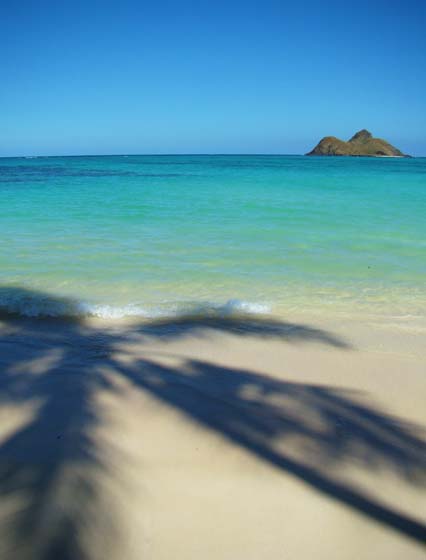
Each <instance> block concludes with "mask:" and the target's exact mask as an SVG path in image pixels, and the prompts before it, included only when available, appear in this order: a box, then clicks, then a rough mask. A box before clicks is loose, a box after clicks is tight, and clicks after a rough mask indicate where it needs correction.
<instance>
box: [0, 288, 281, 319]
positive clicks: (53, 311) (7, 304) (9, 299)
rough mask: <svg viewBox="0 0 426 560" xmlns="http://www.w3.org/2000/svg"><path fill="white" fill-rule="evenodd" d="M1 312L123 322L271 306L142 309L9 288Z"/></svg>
mask: <svg viewBox="0 0 426 560" xmlns="http://www.w3.org/2000/svg"><path fill="white" fill-rule="evenodd" d="M0 310H2V311H6V312H8V313H15V314H18V315H22V316H25V317H99V318H102V319H121V318H124V317H141V318H159V317H181V316H184V315H210V316H211V315H215V316H219V317H220V316H229V315H234V314H239V313H244V314H254V315H257V314H266V313H269V312H270V307H269V306H268V305H265V304H263V303H254V302H249V301H244V300H239V299H230V300H228V301H227V302H226V303H224V304H220V303H211V302H205V303H199V302H190V303H188V302H168V303H167V302H165V303H164V304H162V305H160V306H156V307H154V306H142V305H140V304H136V303H129V304H126V305H119V306H116V305H110V304H106V303H105V304H103V303H89V302H85V301H77V300H73V299H70V298H65V297H64V298H61V297H54V296H50V295H47V294H43V293H37V292H31V291H30V290H25V289H19V288H9V289H3V290H1V291H0Z"/></svg>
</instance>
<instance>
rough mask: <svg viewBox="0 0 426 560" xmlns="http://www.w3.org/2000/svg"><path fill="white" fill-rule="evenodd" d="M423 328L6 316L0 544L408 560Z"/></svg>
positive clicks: (421, 530)
mask: <svg viewBox="0 0 426 560" xmlns="http://www.w3.org/2000/svg"><path fill="white" fill-rule="evenodd" d="M422 340H423V339H422V337H421V336H419V335H418V333H416V332H412V331H410V330H409V329H408V330H405V331H404V330H397V329H396V327H395V328H394V327H392V325H387V326H386V325H385V324H381V325H372V324H368V323H365V322H360V321H357V320H352V321H347V320H345V321H342V319H341V317H338V316H336V317H334V318H333V317H332V316H331V315H330V320H329V321H325V320H324V318H321V320H319V319H318V317H315V316H312V317H311V318H310V319H309V318H308V317H303V318H302V317H300V320H298V319H296V317H292V318H291V319H290V318H288V319H287V320H283V319H278V318H272V317H264V318H262V319H261V318H257V317H253V316H251V317H246V318H243V317H239V318H232V317H228V318H204V319H203V318H200V317H198V318H194V317H192V318H191V317H187V318H181V319H179V320H176V319H173V320H166V319H162V320H156V321H148V322H147V321H145V322H143V323H140V322H139V323H138V322H137V321H136V320H135V319H134V318H133V319H132V320H131V322H128V321H118V322H117V321H115V322H111V321H105V320H101V319H91V320H89V321H82V320H77V319H76V320H74V321H63V320H62V321H61V320H58V319H43V320H40V319H29V318H27V319H25V318H22V317H11V316H3V317H2V319H1V328H0V343H1V346H2V350H3V351H2V355H1V361H2V369H3V371H4V375H3V378H2V395H3V398H2V407H1V422H0V426H1V428H0V430H1V431H0V465H1V467H0V473H1V478H0V491H1V495H2V501H1V505H0V516H1V518H2V519H3V520H4V522H3V523H2V524H1V532H2V534H1V539H0V542H1V543H2V544H1V545H0V552H1V554H2V556H3V557H11V556H13V557H14V558H16V559H19V560H24V559H25V560H26V559H27V558H28V559H29V558H31V559H32V560H33V559H36V558H42V557H43V558H44V557H46V556H43V555H46V554H47V555H48V553H51V554H52V552H51V550H54V551H55V553H56V555H57V556H56V557H58V554H60V553H62V552H64V551H65V550H66V551H67V554H68V556H67V557H70V558H83V557H85V558H86V557H87V558H90V559H91V558H93V559H98V558H99V559H100V558H104V559H111V560H113V559H115V558H118V557H125V558H126V559H127V558H128V559H130V560H132V559H133V558H134V559H136V558H141V557H144V558H155V559H156V560H157V559H160V560H161V559H163V558H164V559H166V558H170V557H171V556H175V557H184V558H188V559H194V560H195V559H198V558H200V556H203V557H206V558H211V559H215V560H217V559H224V560H225V559H227V558H230V557H233V558H241V557H244V558H249V559H253V560H254V559H255V558H259V557H264V558H268V559H271V560H272V559H273V558H277V557H278V556H280V555H282V554H285V555H287V556H288V557H290V558H293V557H294V558H301V559H305V558H306V559H308V558H312V557H313V556H315V558H317V559H318V560H322V559H324V560H325V559H329V558H331V559H333V558H336V560H337V559H339V560H341V559H344V560H346V559H347V560H352V559H355V558H360V557H361V558H365V559H370V558H371V560H373V558H374V559H375V558H377V557H380V558H381V557H383V558H385V557H388V558H402V557H404V558H407V559H409V560H417V559H418V560H420V559H421V558H423V555H424V548H423V546H422V545H421V540H422V538H423V536H424V535H425V534H426V532H425V531H426V528H425V526H424V525H423V524H422V523H423V522H422V519H424V517H425V515H426V510H425V503H426V500H425V495H426V494H425V488H426V472H425V466H426V447H425V439H424V437H425V431H424V429H425V426H426V417H425V413H424V406H423V405H424V399H425V395H426V380H425V376H424V373H425V366H424V356H423V344H422ZM58 508H59V509H58ZM301 535H303V538H301Z"/></svg>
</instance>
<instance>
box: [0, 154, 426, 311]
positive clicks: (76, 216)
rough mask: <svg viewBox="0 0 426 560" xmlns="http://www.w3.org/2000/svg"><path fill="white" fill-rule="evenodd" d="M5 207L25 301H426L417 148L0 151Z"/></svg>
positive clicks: (301, 306) (10, 263) (21, 303)
mask: <svg viewBox="0 0 426 560" xmlns="http://www.w3.org/2000/svg"><path fill="white" fill-rule="evenodd" d="M0 211H1V214H0V215H1V222H0V232H1V251H0V306H1V307H3V308H7V309H10V310H15V311H18V312H21V313H27V314H37V313H41V312H43V313H45V312H47V313H53V314H54V313H64V308H61V309H59V308H58V309H56V310H53V309H50V310H47V309H45V308H43V302H42V301H37V300H34V298H33V299H32V300H31V299H29V298H28V297H25V296H24V294H22V293H20V291H19V290H17V289H16V288H17V287H19V288H22V287H24V288H27V289H29V290H35V291H39V292H45V293H49V294H53V295H55V296H66V297H72V298H74V299H75V300H76V301H77V302H78V304H77V307H76V309H75V310H74V311H76V312H81V313H89V314H90V313H92V314H99V315H104V316H112V317H117V316H121V315H132V314H136V315H141V316H145V315H146V316H152V315H159V314H160V315H161V314H166V315H167V314H174V313H181V312H185V311H188V310H189V311H191V310H198V309H201V310H203V309H204V310H208V309H213V310H219V311H221V312H229V311H232V310H243V311H244V310H251V311H254V312H257V311H258V312H263V311H268V310H269V311H270V312H272V313H276V314H280V315H285V314H287V313H294V312H299V311H300V312H309V311H312V310H316V311H318V310H332V311H335V312H342V313H346V312H347V313H352V312H354V311H356V312H358V313H370V314H393V315H395V314H396V315H398V316H404V315H413V316H420V315H422V314H424V311H425V309H426V285H425V278H426V158H414V159H388V158H309V157H303V156H102V157H98V156H96V157H64V158H61V157H51V158H31V159H25V158H3V159H0ZM36 299H37V298H36ZM64 305H65V306H66V304H65V303H64Z"/></svg>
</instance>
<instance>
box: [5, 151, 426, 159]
mask: <svg viewBox="0 0 426 560" xmlns="http://www.w3.org/2000/svg"><path fill="white" fill-rule="evenodd" d="M307 155H308V154H300V153H299V154H295V153H293V154H290V153H286V154H284V153H283V154H280V153H268V152H246V153H242V152H241V153H239V152H235V153H229V152H228V153H224V152H202V153H190V152H188V153H160V154H159V153H127V154H126V153H113V154H50V155H19V156H2V155H0V159H38V158H61V157H67V158H68V157H69V158H77V157H138V156H147V157H169V156H178V157H188V156H203V157H209V156H246V157H249V156H269V157H271V156H273V157H283V156H284V157H285V156H291V157H305V156H307ZM309 157H315V155H314V156H309ZM316 157H320V158H326V159H327V158H329V157H338V158H345V157H350V158H353V157H354V156H350V155H347V156H337V155H334V156H323V155H318V156H316ZM356 157H357V158H358V159H359V158H360V157H368V158H371V157H374V156H356ZM424 157H426V155H421V156H411V158H410V159H415V158H424ZM402 159H407V158H402Z"/></svg>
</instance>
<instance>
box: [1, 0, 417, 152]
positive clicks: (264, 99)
mask: <svg viewBox="0 0 426 560" xmlns="http://www.w3.org/2000/svg"><path fill="white" fill-rule="evenodd" d="M425 30H426V1H425V0H417V1H415V0H368V1H367V0H358V1H357V2H344V1H342V0H340V1H333V0H328V1H327V0H324V1H303V0H299V1H297V2H296V1H294V2H286V1H285V0H280V1H272V0H263V1H261V0H258V1H256V2H250V1H248V0H235V1H233V0H228V1H222V0H209V1H204V0H198V1H195V0H194V1H185V0H180V1H171V2H162V1H157V2H154V1H152V0H151V1H150V2H144V1H143V0H140V1H136V0H135V1H133V0H116V1H114V2H109V1H108V0H102V1H93V0H92V1H91V0H74V1H72V2H71V1H68V0H32V1H22V0H19V1H18V0H16V1H13V0H3V1H2V2H0V62H1V64H0V155H2V156H6V155H34V154H39V155H48V154H52V155H56V154H111V153H303V152H306V151H307V150H309V149H311V148H312V147H313V145H314V144H315V143H316V142H317V141H318V140H319V139H320V138H321V137H322V136H324V135H328V134H333V135H336V136H339V137H342V138H348V137H350V136H351V135H352V134H353V133H354V132H355V131H356V130H358V129H360V128H368V129H369V130H371V132H372V133H373V134H374V135H376V136H381V137H384V138H386V139H388V140H389V141H390V142H392V143H393V144H395V145H396V146H398V147H400V148H401V149H402V150H403V151H406V152H409V153H412V154H414V155H426V31H425Z"/></svg>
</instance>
